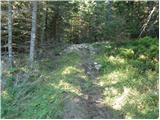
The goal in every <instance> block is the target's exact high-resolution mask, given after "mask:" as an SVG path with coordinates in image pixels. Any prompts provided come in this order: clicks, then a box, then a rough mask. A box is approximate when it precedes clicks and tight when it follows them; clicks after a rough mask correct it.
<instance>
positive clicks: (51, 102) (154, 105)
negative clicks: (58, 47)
mask: <svg viewBox="0 0 160 120" xmlns="http://www.w3.org/2000/svg"><path fill="white" fill-rule="evenodd" d="M93 46H94V47H95V48H97V50H99V51H97V54H96V55H94V59H95V61H97V62H98V63H100V64H101V65H102V67H101V69H100V73H99V76H98V81H97V82H98V84H99V85H100V86H102V87H103V88H104V90H103V99H104V101H105V103H106V104H107V105H108V106H110V107H111V108H113V109H114V110H115V112H114V111H113V114H114V116H118V115H117V114H120V113H119V112H116V111H120V112H121V114H123V115H124V118H152V119H153V118H158V112H159V110H158V95H159V93H158V67H159V64H158V40H157V39H153V38H149V37H145V38H143V39H139V40H134V41H127V42H124V43H106V44H104V43H103V44H93ZM26 61H27V59H26V58H25V57H24V59H22V58H21V60H20V59H18V58H17V59H16V61H15V62H16V64H17V65H19V66H16V68H13V69H11V70H9V71H4V72H3V75H4V76H5V77H6V78H7V79H6V81H7V88H6V89H5V90H4V91H2V94H1V98H2V99H1V103H2V106H1V107H2V108H1V110H2V111H1V114H2V118H36V119H40V118H63V112H64V109H63V108H64V101H65V99H67V98H66V97H65V94H66V93H67V94H69V95H70V96H71V97H72V96H81V95H83V92H84V91H90V90H92V89H94V88H92V83H91V82H90V81H89V78H88V77H87V76H86V75H85V73H84V70H83V69H82V68H81V67H77V66H78V65H79V64H80V63H81V59H80V56H79V54H77V53H76V52H72V53H68V54H67V53H64V54H62V55H61V56H60V57H58V58H54V57H53V59H52V58H50V57H48V58H47V57H46V58H43V59H41V60H39V61H35V63H34V67H33V69H32V70H30V69H29V68H28V67H27V66H25V63H26ZM79 78H82V80H84V82H83V83H84V84H83V86H80V85H79V84H80V83H79V81H78V80H77V79H79ZM15 80H16V81H17V82H18V83H17V85H16V86H13V85H14V84H13V83H14V82H15Z"/></svg>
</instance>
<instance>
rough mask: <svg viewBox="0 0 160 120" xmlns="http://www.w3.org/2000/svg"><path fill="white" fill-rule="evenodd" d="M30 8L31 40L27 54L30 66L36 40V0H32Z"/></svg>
mask: <svg viewBox="0 0 160 120" xmlns="http://www.w3.org/2000/svg"><path fill="white" fill-rule="evenodd" d="M32 4H33V8H32V30H31V41H30V55H29V64H30V66H31V67H32V64H33V60H34V51H35V40H36V19H37V1H33V2H32Z"/></svg>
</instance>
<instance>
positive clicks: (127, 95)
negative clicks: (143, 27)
mask: <svg viewBox="0 0 160 120" xmlns="http://www.w3.org/2000/svg"><path fill="white" fill-rule="evenodd" d="M95 47H97V48H99V50H100V51H101V52H100V53H99V54H98V55H96V56H95V59H96V60H97V62H99V63H101V64H102V68H101V73H100V75H99V84H100V85H101V86H103V87H104V88H105V90H104V93H103V94H104V99H105V102H106V104H107V105H110V106H112V107H113V108H114V109H117V110H120V111H121V112H122V113H123V114H124V117H125V118H152V119H153V118H158V112H159V110H158V95H159V93H158V67H159V65H158V40H157V39H154V38H150V37H145V38H141V39H138V40H133V41H128V42H124V43H120V44H118V43H108V44H104V45H95Z"/></svg>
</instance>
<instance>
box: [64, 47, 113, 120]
mask: <svg viewBox="0 0 160 120" xmlns="http://www.w3.org/2000/svg"><path fill="white" fill-rule="evenodd" d="M76 49H77V48H76ZM78 52H79V55H80V57H81V63H80V65H77V67H81V69H83V70H84V73H85V75H86V76H87V77H88V81H87V80H84V79H82V78H81V77H80V76H78V75H77V79H76V81H77V82H78V84H79V86H80V89H81V92H82V93H83V95H82V96H78V97H77V96H76V97H71V96H70V95H69V94H66V95H65V97H67V99H66V101H65V103H64V116H63V118H76V119H109V118H113V116H112V111H113V110H112V108H110V107H108V106H106V105H105V104H104V102H103V95H102V94H103V91H104V89H103V88H102V87H101V86H99V85H98V84H97V76H98V74H99V69H100V67H101V65H99V64H98V63H96V62H95V61H94V59H93V55H94V54H95V53H96V50H94V49H93V48H90V47H83V48H81V49H80V50H79V51H78ZM88 83H89V84H90V85H89V87H87V88H86V84H88Z"/></svg>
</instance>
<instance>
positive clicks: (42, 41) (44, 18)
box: [41, 5, 47, 45]
mask: <svg viewBox="0 0 160 120" xmlns="http://www.w3.org/2000/svg"><path fill="white" fill-rule="evenodd" d="M44 7H45V10H46V7H47V6H46V5H45V6H44ZM42 20H43V21H42V33H41V45H43V44H44V39H45V30H46V28H45V27H46V15H43V18H42Z"/></svg>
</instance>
